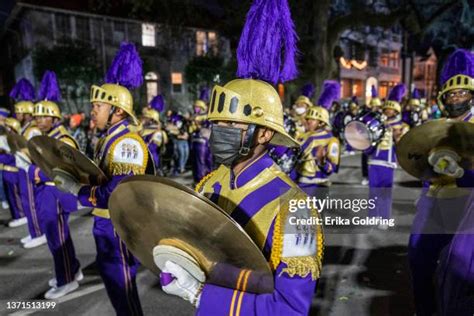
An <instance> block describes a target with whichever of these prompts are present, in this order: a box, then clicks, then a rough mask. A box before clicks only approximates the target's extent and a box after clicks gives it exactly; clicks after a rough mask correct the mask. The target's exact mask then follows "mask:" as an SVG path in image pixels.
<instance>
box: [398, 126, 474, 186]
mask: <svg viewBox="0 0 474 316" xmlns="http://www.w3.org/2000/svg"><path fill="white" fill-rule="evenodd" d="M441 147H442V148H446V149H451V150H453V151H455V152H456V153H457V154H458V155H459V156H460V157H461V161H460V166H461V167H463V168H465V169H472V167H473V165H474V164H473V162H474V124H472V123H468V122H459V121H454V120H446V119H439V120H434V121H430V122H427V123H424V124H422V125H420V126H417V127H414V128H413V129H411V130H410V131H409V132H408V133H406V134H405V135H404V136H403V137H402V139H401V140H400V142H399V143H398V144H397V148H396V152H397V159H398V162H399V163H400V166H401V167H402V168H403V169H404V170H405V171H406V172H408V173H409V174H411V175H412V176H414V177H416V178H419V179H422V180H434V179H442V178H445V176H442V175H440V174H438V173H435V172H434V171H433V168H432V167H431V166H430V164H429V163H428V156H429V155H430V153H431V151H432V150H433V149H434V148H441Z"/></svg>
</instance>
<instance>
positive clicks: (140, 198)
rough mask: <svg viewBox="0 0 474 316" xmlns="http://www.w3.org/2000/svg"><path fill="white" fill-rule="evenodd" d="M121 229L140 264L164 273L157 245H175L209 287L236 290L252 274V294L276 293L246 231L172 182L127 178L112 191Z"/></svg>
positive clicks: (116, 221)
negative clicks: (241, 279)
mask: <svg viewBox="0 0 474 316" xmlns="http://www.w3.org/2000/svg"><path fill="white" fill-rule="evenodd" d="M109 209H110V216H111V219H112V222H113V224H114V227H115V230H116V231H117V233H118V235H119V236H120V237H121V238H122V240H123V241H124V242H125V244H126V245H127V247H128V249H129V250H130V251H131V252H132V253H133V254H134V255H135V256H136V257H137V258H138V259H139V260H140V262H141V263H142V264H143V265H144V266H145V267H147V268H148V269H150V270H152V271H153V272H155V273H157V274H158V273H159V269H158V268H157V267H156V265H155V263H154V261H153V248H154V247H155V246H157V245H164V246H173V247H176V248H178V249H180V250H183V251H185V252H186V253H188V254H189V255H191V257H193V258H194V259H195V261H196V262H197V263H198V265H199V266H200V267H201V269H202V270H203V271H204V272H205V274H206V276H207V281H206V282H208V283H212V284H216V285H220V286H224V287H229V288H234V287H235V286H236V284H237V278H238V276H239V274H240V272H242V271H243V270H244V269H248V270H251V271H252V273H250V279H249V282H248V286H247V291H249V292H254V293H270V292H272V291H273V274H272V272H271V270H270V267H269V265H268V263H267V261H266V260H265V257H264V256H263V254H262V252H261V251H260V249H259V248H258V247H257V246H256V245H255V243H254V242H253V241H252V239H251V238H250V237H249V236H248V235H247V234H246V233H245V231H244V230H243V229H242V228H241V227H240V226H239V225H238V224H237V223H236V222H235V221H234V220H233V219H232V218H231V217H230V216H229V215H228V214H226V213H225V212H224V211H223V210H222V209H220V208H219V207H218V206H216V205H215V204H214V203H212V202H211V201H210V200H208V199H207V198H205V197H204V196H201V195H199V194H197V193H195V192H194V191H192V190H191V189H189V188H187V187H185V186H183V185H180V184H178V183H176V182H174V181H172V180H169V179H165V178H161V177H155V176H149V175H142V176H133V177H129V178H126V179H125V180H124V181H122V182H121V183H120V184H119V185H118V186H117V188H116V189H115V190H114V192H113V193H112V195H111V197H110V200H109Z"/></svg>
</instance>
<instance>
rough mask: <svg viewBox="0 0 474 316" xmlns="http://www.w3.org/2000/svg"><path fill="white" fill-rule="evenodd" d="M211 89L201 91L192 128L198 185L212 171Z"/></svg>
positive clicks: (195, 103) (194, 162)
mask: <svg viewBox="0 0 474 316" xmlns="http://www.w3.org/2000/svg"><path fill="white" fill-rule="evenodd" d="M208 102H209V89H208V88H204V89H202V90H201V93H200V96H199V99H198V100H196V101H195V102H194V117H193V120H192V123H191V126H190V130H189V132H190V134H191V152H192V153H193V155H192V156H193V177H194V182H195V183H196V184H197V183H199V181H201V179H202V178H203V177H204V176H205V175H206V174H208V173H209V172H211V171H212V169H213V165H212V154H211V149H210V147H209V136H210V131H211V130H210V122H209V120H208V119H207V103H208Z"/></svg>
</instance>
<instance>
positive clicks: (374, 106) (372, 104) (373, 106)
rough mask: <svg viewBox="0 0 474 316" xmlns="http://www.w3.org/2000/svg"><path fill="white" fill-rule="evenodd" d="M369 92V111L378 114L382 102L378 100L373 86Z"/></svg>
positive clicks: (377, 94)
mask: <svg viewBox="0 0 474 316" xmlns="http://www.w3.org/2000/svg"><path fill="white" fill-rule="evenodd" d="M370 91H371V96H372V97H371V98H370V101H369V103H368V104H367V106H368V108H369V109H370V110H371V111H374V112H378V111H380V107H381V106H382V101H381V100H380V98H379V93H378V92H377V88H376V87H375V85H372V86H371V88H370Z"/></svg>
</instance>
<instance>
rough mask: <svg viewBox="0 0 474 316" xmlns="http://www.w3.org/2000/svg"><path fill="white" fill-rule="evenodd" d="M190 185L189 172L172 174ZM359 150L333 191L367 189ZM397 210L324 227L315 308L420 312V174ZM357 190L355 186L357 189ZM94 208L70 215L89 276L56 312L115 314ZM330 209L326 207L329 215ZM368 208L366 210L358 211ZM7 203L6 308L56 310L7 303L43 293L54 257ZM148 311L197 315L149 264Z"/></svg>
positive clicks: (3, 213)
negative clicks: (413, 231) (414, 228)
mask: <svg viewBox="0 0 474 316" xmlns="http://www.w3.org/2000/svg"><path fill="white" fill-rule="evenodd" d="M173 179H174V180H176V181H178V182H180V183H183V184H186V185H191V183H192V177H191V174H190V173H189V172H187V173H185V174H184V175H182V176H180V177H178V178H173ZM361 180H362V178H361V169H360V155H352V156H344V157H343V158H342V163H341V167H340V170H339V173H338V174H336V175H334V176H333V177H332V182H333V186H332V188H331V191H335V192H338V193H341V192H343V193H344V192H351V193H353V194H359V193H357V192H360V194H362V195H363V194H366V192H367V187H365V186H362V185H361V184H360V183H361ZM395 182H396V184H395V187H394V189H393V206H392V216H393V217H394V218H395V219H396V225H395V227H389V228H388V229H384V228H383V227H380V228H379V227H375V226H374V227H371V228H367V229H364V230H357V231H355V230H354V231H351V229H347V228H346V229H341V228H340V227H335V226H332V227H326V228H325V233H326V236H325V244H326V248H325V257H324V264H323V272H322V276H321V279H320V280H319V284H318V291H317V294H316V295H315V297H314V299H313V302H312V303H313V304H312V309H311V315H331V316H345V315H350V316H354V315H358V316H362V315H377V316H378V315H383V316H386V315H397V316H398V315H413V314H414V308H413V302H412V301H413V299H412V296H411V285H410V274H409V270H408V261H407V243H408V236H409V233H410V226H411V223H412V221H413V217H414V213H415V206H414V202H415V200H416V198H417V197H418V195H419V192H420V185H419V181H417V180H416V179H415V178H413V177H411V176H409V175H408V174H406V173H405V172H404V171H402V170H401V169H397V170H396V174H395ZM354 192H355V193H354ZM89 213H90V210H88V209H82V210H80V211H78V212H77V213H74V214H72V215H71V217H70V220H69V225H70V228H71V234H72V238H73V241H74V245H75V248H76V253H77V256H78V258H79V260H80V262H81V265H82V269H83V272H84V276H85V278H84V280H83V281H81V282H80V285H81V286H80V287H79V289H78V290H77V291H75V292H72V293H70V294H69V295H67V296H65V297H63V298H61V299H59V300H57V301H56V302H57V303H58V305H57V307H56V309H55V311H56V313H53V314H57V315H114V311H113V308H112V306H111V304H110V302H109V300H108V297H107V294H106V292H105V289H104V286H103V284H102V282H101V279H100V276H99V274H98V271H97V269H96V266H95V264H94V260H95V254H96V250H95V243H94V239H93V237H92V216H91V215H90V214H89ZM326 215H327V214H326ZM359 215H362V214H359ZM9 217H10V215H9V212H8V210H0V280H1V283H0V284H1V286H0V303H1V304H0V315H5V314H11V315H51V312H44V311H43V312H41V311H36V312H35V311H28V310H21V311H20V310H16V311H11V310H7V302H8V301H20V300H41V299H43V294H44V293H45V292H46V291H47V290H48V289H49V287H48V285H47V283H48V280H49V279H50V278H52V277H53V269H52V258H51V255H50V253H49V250H48V248H47V246H46V245H43V246H41V247H38V248H34V249H23V248H22V247H21V243H20V238H22V237H24V236H26V235H27V228H26V226H22V227H19V228H8V227H7V226H6V224H7V223H8V221H9V219H10V218H9ZM137 283H138V288H139V295H140V299H141V303H142V307H143V311H144V313H145V315H164V316H167V315H170V316H171V315H173V316H180V315H183V316H184V315H193V311H194V310H193V307H192V306H191V305H190V304H189V303H188V302H186V301H184V300H181V299H179V298H177V297H173V296H169V295H167V294H165V293H164V292H162V291H161V289H160V285H159V281H158V278H157V277H156V276H154V275H153V274H152V273H151V272H150V271H148V270H146V269H144V268H142V269H141V270H140V272H139V273H138V278H137Z"/></svg>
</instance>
